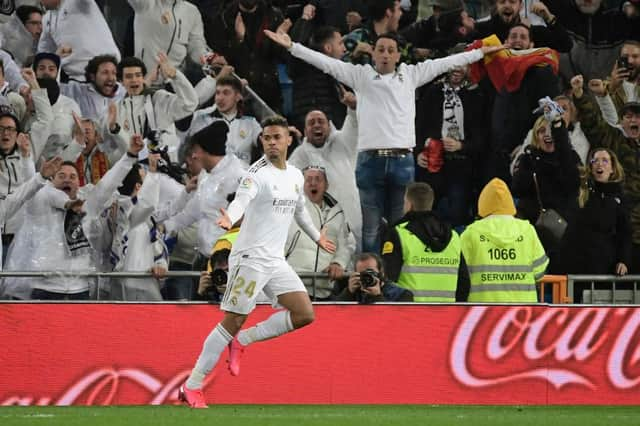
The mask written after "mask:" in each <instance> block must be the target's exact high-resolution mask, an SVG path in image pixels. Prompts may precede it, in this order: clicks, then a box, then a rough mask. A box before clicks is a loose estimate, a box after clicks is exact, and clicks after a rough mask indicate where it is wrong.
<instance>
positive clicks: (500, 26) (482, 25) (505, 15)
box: [474, 0, 573, 52]
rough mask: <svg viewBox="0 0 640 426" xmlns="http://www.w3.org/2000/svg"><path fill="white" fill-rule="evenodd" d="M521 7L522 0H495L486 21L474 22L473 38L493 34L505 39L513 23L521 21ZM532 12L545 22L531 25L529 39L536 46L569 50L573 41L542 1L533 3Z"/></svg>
mask: <svg viewBox="0 0 640 426" xmlns="http://www.w3.org/2000/svg"><path fill="white" fill-rule="evenodd" d="M522 7H523V2H522V0H496V6H495V13H494V14H493V15H491V18H490V19H489V20H488V21H484V22H476V25H475V32H476V34H475V37H474V38H476V39H477V38H485V37H488V36H490V35H491V34H495V35H497V36H498V38H499V39H500V40H505V39H506V38H507V35H508V34H509V30H510V29H511V28H512V27H513V26H514V25H516V24H519V23H521V20H520V9H521V8H522ZM532 12H533V13H535V14H536V15H538V16H540V17H541V18H542V19H543V20H544V21H545V23H546V24H547V26H546V27H545V26H542V25H532V26H531V41H532V42H533V43H534V44H535V45H536V47H550V48H551V49H555V50H557V51H558V52H568V51H569V50H571V46H572V45H573V43H572V41H571V39H570V38H569V34H568V33H567V30H566V29H565V28H564V27H563V26H562V25H561V24H560V22H559V19H558V18H557V17H556V16H555V15H554V14H553V13H551V12H550V11H549V9H548V8H547V7H546V6H545V4H544V3H534V5H533V7H532ZM561 22H564V21H561Z"/></svg>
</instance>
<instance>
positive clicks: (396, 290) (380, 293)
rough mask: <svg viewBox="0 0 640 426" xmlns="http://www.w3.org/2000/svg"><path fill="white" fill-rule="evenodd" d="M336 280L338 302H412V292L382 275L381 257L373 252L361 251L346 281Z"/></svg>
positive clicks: (335, 290)
mask: <svg viewBox="0 0 640 426" xmlns="http://www.w3.org/2000/svg"><path fill="white" fill-rule="evenodd" d="M345 281H346V279H343V280H340V281H337V282H336V286H335V288H334V292H335V293H337V296H336V298H335V299H336V300H337V301H340V302H350V301H356V302H358V303H375V302H413V293H411V292H410V291H409V290H406V289H403V288H400V287H398V286H397V285H396V284H395V283H393V282H392V281H389V280H388V279H387V278H386V277H385V275H384V268H383V266H382V259H381V258H380V256H378V255H377V254H375V253H361V254H359V255H358V256H356V261H355V272H353V273H352V274H351V275H350V276H349V278H348V281H347V282H346V283H345Z"/></svg>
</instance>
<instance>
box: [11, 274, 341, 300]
mask: <svg viewBox="0 0 640 426" xmlns="http://www.w3.org/2000/svg"><path fill="white" fill-rule="evenodd" d="M200 274H201V273H200V271H167V272H166V273H165V274H164V278H163V279H165V278H200ZM298 276H299V277H300V278H301V279H303V280H304V279H311V285H312V292H310V293H309V294H310V296H311V297H312V298H315V288H316V280H317V279H327V278H329V275H328V274H326V273H325V272H305V273H299V274H298ZM5 277H16V278H65V277H69V278H71V277H73V278H88V279H89V278H134V279H136V278H138V279H144V278H152V277H153V275H152V274H151V273H150V272H133V271H129V272H97V271H73V272H70V271H0V279H2V278H5ZM120 285H121V291H122V294H123V295H126V289H125V285H124V282H123V281H120ZM100 287H101V281H100V280H99V279H98V280H97V283H96V286H95V289H92V290H93V291H92V292H91V293H92V294H93V296H94V297H93V298H92V299H91V300H104V299H101V290H102V289H101V288H100ZM124 301H126V297H125V298H124Z"/></svg>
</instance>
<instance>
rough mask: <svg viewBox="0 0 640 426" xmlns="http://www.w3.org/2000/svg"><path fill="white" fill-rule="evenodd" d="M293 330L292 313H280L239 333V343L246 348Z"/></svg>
mask: <svg viewBox="0 0 640 426" xmlns="http://www.w3.org/2000/svg"><path fill="white" fill-rule="evenodd" d="M292 330H293V324H292V323H291V313H290V312H289V311H278V312H276V313H275V314H273V315H271V316H270V317H269V318H267V319H266V320H265V321H262V322H259V323H258V324H256V325H254V326H253V327H251V328H247V329H246V330H242V331H241V332H240V333H238V342H240V344H241V345H244V346H246V345H250V344H251V343H254V342H260V341H262V340H267V339H272V338H274V337H278V336H280V335H282V334H285V333H288V332H290V331H292Z"/></svg>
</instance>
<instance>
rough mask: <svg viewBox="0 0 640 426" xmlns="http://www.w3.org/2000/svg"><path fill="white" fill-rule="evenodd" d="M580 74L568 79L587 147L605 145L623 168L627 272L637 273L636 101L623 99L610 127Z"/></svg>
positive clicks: (639, 129) (639, 107)
mask: <svg viewBox="0 0 640 426" xmlns="http://www.w3.org/2000/svg"><path fill="white" fill-rule="evenodd" d="M583 86H584V80H583V77H582V76H581V75H577V76H575V77H574V78H573V79H571V88H572V90H573V99H574V102H575V105H576V108H577V110H578V114H579V115H580V123H581V124H582V130H583V131H584V134H585V135H586V136H587V138H588V139H589V141H590V142H591V148H592V149H593V148H600V147H604V148H609V149H611V150H612V151H613V152H615V154H616V156H617V157H618V160H619V161H620V164H622V167H623V169H624V170H625V175H626V178H625V180H624V184H623V191H624V196H625V198H626V200H627V206H628V207H629V210H630V212H631V230H632V241H633V246H632V250H633V252H632V257H631V258H632V259H633V260H632V264H631V267H630V268H629V272H630V273H632V274H637V273H640V174H639V173H638V157H640V103H638V102H627V103H626V104H624V106H623V107H622V109H621V112H620V125H619V126H612V125H610V124H608V123H607V122H606V121H605V120H604V118H603V117H602V115H601V113H600V110H599V109H598V106H597V105H596V103H595V101H594V100H593V97H592V96H590V95H586V94H584V91H583Z"/></svg>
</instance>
